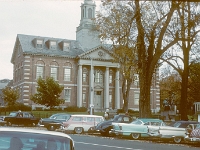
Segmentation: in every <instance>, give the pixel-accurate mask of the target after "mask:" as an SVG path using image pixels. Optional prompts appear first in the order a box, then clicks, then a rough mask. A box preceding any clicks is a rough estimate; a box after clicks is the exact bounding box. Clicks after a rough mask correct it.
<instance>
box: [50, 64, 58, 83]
mask: <svg viewBox="0 0 200 150" xmlns="http://www.w3.org/2000/svg"><path fill="white" fill-rule="evenodd" d="M51 77H52V78H54V80H58V67H51Z"/></svg>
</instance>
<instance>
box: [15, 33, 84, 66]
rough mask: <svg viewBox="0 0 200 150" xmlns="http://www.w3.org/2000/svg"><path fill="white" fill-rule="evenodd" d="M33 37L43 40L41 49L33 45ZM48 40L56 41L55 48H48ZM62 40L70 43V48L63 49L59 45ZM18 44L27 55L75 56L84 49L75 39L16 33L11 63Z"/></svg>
mask: <svg viewBox="0 0 200 150" xmlns="http://www.w3.org/2000/svg"><path fill="white" fill-rule="evenodd" d="M35 39H42V40H44V45H43V48H42V49H38V48H36V47H35V46H34V40H35ZM49 40H50V41H56V42H57V46H56V49H55V50H52V49H49V48H48V46H47V42H48V41H49ZM62 42H69V43H70V48H69V50H68V51H63V50H62V48H61V46H59V45H60V43H62ZM19 44H20V45H21V47H22V52H23V54H29V55H47V56H57V57H69V58H75V57H76V56H78V55H80V54H82V53H84V50H83V48H82V46H81V44H80V43H79V42H78V41H76V40H69V39H61V38H52V37H41V36H34V35H24V34H18V35H17V38H16V42H15V46H14V49H13V55H12V58H11V62H12V63H13V61H14V60H13V59H14V56H15V55H16V54H17V50H18V45H19Z"/></svg>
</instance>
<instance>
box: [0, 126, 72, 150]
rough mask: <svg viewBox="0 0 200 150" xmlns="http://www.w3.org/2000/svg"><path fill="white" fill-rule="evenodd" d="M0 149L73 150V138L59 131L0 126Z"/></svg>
mask: <svg viewBox="0 0 200 150" xmlns="http://www.w3.org/2000/svg"><path fill="white" fill-rule="evenodd" d="M0 149H1V150H8V149H9V150H22V149H23V150H25V149H26V150H45V149H48V150H57V149H59V150H74V141H73V139H72V138H71V137H70V136H69V135H67V134H65V133H60V132H53V131H44V130H37V129H25V128H11V127H10V128H6V127H2V128H0Z"/></svg>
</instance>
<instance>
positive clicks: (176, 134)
mask: <svg viewBox="0 0 200 150" xmlns="http://www.w3.org/2000/svg"><path fill="white" fill-rule="evenodd" d="M190 124H199V122H196V121H176V123H174V124H173V125H172V126H164V127H159V130H157V131H155V132H152V131H151V132H149V133H148V134H149V135H150V136H152V137H154V138H159V139H160V140H173V141H174V142H175V143H181V142H182V141H183V140H184V138H185V136H186V134H185V133H186V129H187V127H188V125H190Z"/></svg>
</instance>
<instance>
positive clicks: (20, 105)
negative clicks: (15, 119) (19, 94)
mask: <svg viewBox="0 0 200 150" xmlns="http://www.w3.org/2000/svg"><path fill="white" fill-rule="evenodd" d="M18 110H21V111H31V106H27V105H24V104H23V103H15V105H12V106H7V107H1V108H0V112H6V111H7V112H10V111H18Z"/></svg>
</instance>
